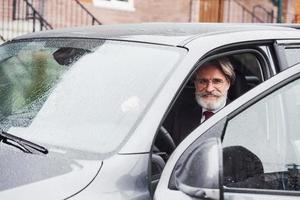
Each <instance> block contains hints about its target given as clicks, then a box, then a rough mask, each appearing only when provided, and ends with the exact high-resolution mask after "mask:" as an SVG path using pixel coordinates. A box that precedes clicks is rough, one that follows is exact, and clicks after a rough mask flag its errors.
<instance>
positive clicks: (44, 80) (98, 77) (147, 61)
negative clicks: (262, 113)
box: [0, 39, 185, 154]
mask: <svg viewBox="0 0 300 200" xmlns="http://www.w3.org/2000/svg"><path fill="white" fill-rule="evenodd" d="M183 52H185V50H183V49H180V48H175V47H167V46H159V45H150V44H142V43H130V42H120V41H104V40H96V39H91V40H89V39H38V40H37V39H35V40H30V41H28V40H23V41H22V40H21V41H15V42H10V43H7V44H4V45H2V46H1V47H0V71H1V72H0V128H1V129H2V130H4V131H7V132H9V133H11V134H14V135H16V136H19V137H23V138H25V139H28V140H31V141H35V142H39V143H40V144H49V145H53V146H57V147H63V148H71V149H77V150H84V151H91V152H96V153H101V154H102V153H103V154H107V153H112V152H114V151H116V150H117V149H118V148H119V147H121V145H122V144H123V143H124V141H125V140H126V138H128V136H129V135H130V133H131V132H132V131H133V130H134V128H135V126H136V125H137V123H138V122H139V121H140V119H141V117H142V116H143V114H144V113H145V112H146V110H147V107H149V105H150V104H151V101H153V98H154V97H155V94H156V93H157V92H158V90H159V89H160V88H161V87H162V85H163V84H164V82H165V81H166V79H167V78H168V76H169V75H170V73H171V72H172V71H173V70H174V68H175V67H176V66H177V63H178V62H179V58H180V57H181V56H182V55H183V54H184V53H183Z"/></svg>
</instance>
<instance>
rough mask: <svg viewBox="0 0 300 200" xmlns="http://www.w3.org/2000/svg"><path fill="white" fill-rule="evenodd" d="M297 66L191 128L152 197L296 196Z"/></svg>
mask: <svg viewBox="0 0 300 200" xmlns="http://www.w3.org/2000/svg"><path fill="white" fill-rule="evenodd" d="M299 91H300V65H299V64H298V65H296V66H293V67H291V68H290V69H288V70H285V71H284V72H282V73H280V74H278V75H276V76H274V77H273V78H271V79H269V80H268V81H266V82H265V83H262V84H261V85H259V86H257V87H256V88H254V89H253V90H251V91H250V92H248V93H247V94H246V95H244V96H242V97H241V98H239V99H237V100H236V101H235V102H233V103H232V104H230V105H228V106H227V107H226V108H225V109H223V110H222V111H220V112H219V113H217V114H215V115H214V116H213V117H212V118H210V119H209V120H207V121H206V122H204V123H203V124H202V125H201V126H200V127H199V128H197V129H196V130H195V131H193V132H192V133H191V134H190V135H189V136H188V137H187V138H186V139H185V140H184V141H183V142H182V143H181V144H180V145H179V146H178V147H177V149H176V150H175V151H174V153H173V154H172V156H171V157H170V159H169V161H168V163H167V165H166V167H165V168H164V171H163V173H162V176H161V179H160V182H159V184H158V186H157V189H156V192H155V195H154V198H155V199H156V200H161V199H249V200H251V199H264V200H265V199H300V135H299V132H300V125H299V124H300V123H299V122H300V114H299V113H300V92H299Z"/></svg>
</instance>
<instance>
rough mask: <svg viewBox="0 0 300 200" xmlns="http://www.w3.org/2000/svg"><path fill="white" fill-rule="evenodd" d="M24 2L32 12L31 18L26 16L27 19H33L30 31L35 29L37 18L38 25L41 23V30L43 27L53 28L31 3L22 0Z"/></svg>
mask: <svg viewBox="0 0 300 200" xmlns="http://www.w3.org/2000/svg"><path fill="white" fill-rule="evenodd" d="M24 2H25V3H26V6H27V7H29V8H30V9H31V10H32V12H33V14H32V15H33V16H32V18H30V17H28V19H32V20H33V30H32V32H35V31H36V30H35V24H36V20H38V21H39V22H40V25H41V26H40V30H43V27H45V29H46V30H48V29H53V27H52V25H51V24H50V23H48V22H47V20H46V19H44V17H43V16H42V15H41V14H40V13H39V12H38V11H37V10H36V9H35V8H34V7H33V6H32V4H31V3H29V2H28V0H24ZM36 16H37V17H36Z"/></svg>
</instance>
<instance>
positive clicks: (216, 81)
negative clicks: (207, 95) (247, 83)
mask: <svg viewBox="0 0 300 200" xmlns="http://www.w3.org/2000/svg"><path fill="white" fill-rule="evenodd" d="M195 83H196V84H199V85H200V86H202V87H207V86H208V85H209V83H211V84H212V85H213V86H214V87H221V86H222V85H223V84H224V83H225V81H224V80H223V79H220V78H214V79H211V80H208V79H196V80H195Z"/></svg>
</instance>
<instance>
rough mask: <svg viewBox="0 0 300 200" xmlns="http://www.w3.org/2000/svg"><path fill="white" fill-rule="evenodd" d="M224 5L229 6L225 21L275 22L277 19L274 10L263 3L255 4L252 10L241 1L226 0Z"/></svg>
mask: <svg viewBox="0 0 300 200" xmlns="http://www.w3.org/2000/svg"><path fill="white" fill-rule="evenodd" d="M224 6H226V7H227V8H226V14H225V16H224V22H241V23H273V22H275V21H276V18H275V16H274V12H273V10H271V11H268V10H267V9H265V8H263V7H262V6H261V5H255V6H253V7H252V10H250V9H249V8H248V7H246V6H245V5H243V4H242V3H241V1H238V0H224ZM274 20H275V21H274Z"/></svg>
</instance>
